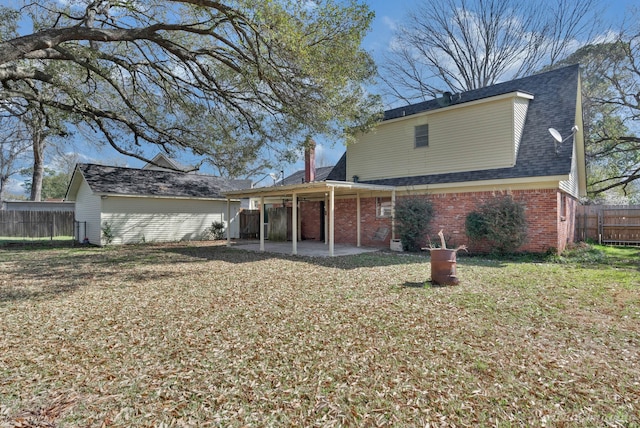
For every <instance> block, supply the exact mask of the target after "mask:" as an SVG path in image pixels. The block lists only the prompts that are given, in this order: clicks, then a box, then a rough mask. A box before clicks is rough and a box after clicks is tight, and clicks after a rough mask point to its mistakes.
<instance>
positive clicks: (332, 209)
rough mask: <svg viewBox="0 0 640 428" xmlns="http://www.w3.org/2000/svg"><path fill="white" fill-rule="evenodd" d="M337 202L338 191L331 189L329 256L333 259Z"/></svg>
mask: <svg viewBox="0 0 640 428" xmlns="http://www.w3.org/2000/svg"><path fill="white" fill-rule="evenodd" d="M335 200H336V190H335V188H334V187H331V192H330V193H329V256H331V257H333V238H334V237H335V234H334V227H335V225H334V222H335Z"/></svg>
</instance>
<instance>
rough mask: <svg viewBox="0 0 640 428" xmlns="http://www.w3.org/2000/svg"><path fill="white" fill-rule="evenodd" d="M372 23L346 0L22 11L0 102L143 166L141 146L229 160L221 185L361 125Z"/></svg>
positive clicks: (6, 39) (373, 100)
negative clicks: (31, 111)
mask: <svg viewBox="0 0 640 428" xmlns="http://www.w3.org/2000/svg"><path fill="white" fill-rule="evenodd" d="M15 12H16V9H8V8H4V9H2V10H0V15H3V16H7V17H13V18H14V20H15V19H16V16H17V15H16V13H15ZM372 17H373V14H372V13H371V12H370V11H369V9H368V8H367V6H365V5H364V4H361V3H359V2H358V1H357V0H347V1H337V0H317V1H313V2H301V1H297V0H277V1H263V0H236V1H233V2H226V1H214V0H147V1H145V2H133V1H124V0H121V1H117V0H79V1H74V2H58V1H53V0H49V1H46V0H30V1H28V2H25V4H24V6H23V7H22V8H21V9H20V15H19V18H20V19H23V20H26V19H29V20H31V22H32V23H33V25H34V29H35V31H34V32H33V33H32V34H26V35H23V36H17V35H16V34H15V26H13V27H11V26H10V25H7V26H6V29H5V30H4V31H3V33H2V34H3V39H2V40H1V41H0V83H2V88H1V89H0V99H1V100H5V101H7V100H10V101H11V102H21V103H33V104H35V105H38V106H43V109H42V110H43V111H44V112H45V113H46V115H47V116H46V117H47V118H49V117H52V115H58V117H60V118H62V119H63V120H64V121H65V123H67V124H74V125H76V126H80V125H82V126H89V127H90V128H91V129H92V130H93V131H94V132H95V138H97V139H100V140H101V141H103V142H105V143H106V144H108V145H110V146H111V147H113V148H114V149H115V150H117V151H118V152H120V153H122V154H125V155H128V156H133V157H135V158H138V159H141V160H144V161H149V159H147V157H146V156H145V154H144V148H145V146H146V145H147V144H148V143H150V144H154V145H157V146H159V147H161V148H162V149H164V150H165V151H169V152H172V151H175V150H189V151H191V152H193V153H195V154H197V155H200V156H202V157H204V158H209V159H213V160H215V159H216V157H217V154H218V151H220V153H221V155H222V154H226V153H233V152H235V153H236V154H240V156H235V157H233V159H234V161H235V162H236V165H232V166H231V167H230V168H228V170H229V171H230V172H229V174H231V175H233V174H236V171H237V170H238V169H241V168H242V165H240V166H238V165H237V163H238V159H240V160H242V159H245V158H246V159H247V162H251V161H254V160H255V159H256V158H260V156H263V155H265V151H267V150H271V151H273V152H274V153H284V154H286V153H287V151H288V150H290V149H291V148H293V147H295V146H296V144H301V143H302V142H303V141H304V137H305V136H306V135H308V134H323V135H328V136H330V137H332V138H334V139H335V138H342V137H348V136H350V135H352V134H353V133H354V132H356V131H361V130H366V129H369V128H370V127H371V126H372V125H373V124H374V123H375V121H376V120H377V119H378V117H379V112H380V103H379V99H378V97H376V96H373V95H370V94H368V93H367V92H366V90H365V89H364V85H363V84H365V83H367V82H369V81H370V80H371V79H372V78H373V76H374V75H375V66H374V64H373V61H372V60H371V58H370V56H369V55H368V54H367V53H366V52H364V51H363V50H362V49H361V48H360V42H361V40H362V38H363V37H364V35H365V34H366V31H367V29H368V28H369V25H370V22H371V20H372ZM3 28H4V27H3ZM45 94H46V96H45ZM246 146H250V147H252V150H250V152H251V153H252V154H253V156H251V155H250V156H245V154H243V153H242V150H243V149H244V148H245V147H246ZM234 149H237V151H236V150H234ZM221 157H222V156H221ZM223 168H226V167H223Z"/></svg>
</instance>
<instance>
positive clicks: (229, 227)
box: [227, 198, 231, 247]
mask: <svg viewBox="0 0 640 428" xmlns="http://www.w3.org/2000/svg"><path fill="white" fill-rule="evenodd" d="M230 246H231V201H230V200H229V198H227V247H230Z"/></svg>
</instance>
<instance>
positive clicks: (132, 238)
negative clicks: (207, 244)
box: [102, 196, 240, 244]
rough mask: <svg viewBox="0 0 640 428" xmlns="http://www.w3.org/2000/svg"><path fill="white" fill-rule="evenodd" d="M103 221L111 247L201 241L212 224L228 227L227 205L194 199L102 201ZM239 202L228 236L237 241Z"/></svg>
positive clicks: (233, 209) (111, 199) (120, 198)
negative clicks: (111, 236)
mask: <svg viewBox="0 0 640 428" xmlns="http://www.w3.org/2000/svg"><path fill="white" fill-rule="evenodd" d="M102 201H103V206H102V208H103V210H102V221H103V223H104V222H109V224H110V225H111V227H112V231H113V234H114V241H113V244H132V243H141V242H173V241H183V240H199V239H202V238H203V236H204V233H205V230H206V229H207V228H209V227H210V226H211V223H213V222H214V221H222V222H224V223H225V225H228V223H227V220H228V219H227V202H226V201H207V200H197V199H160V198H136V197H114V196H109V197H108V198H106V199H103V200H102ZM239 209H240V203H239V202H232V203H231V236H232V238H237V237H238V235H239V233H238V223H239V220H238V212H239Z"/></svg>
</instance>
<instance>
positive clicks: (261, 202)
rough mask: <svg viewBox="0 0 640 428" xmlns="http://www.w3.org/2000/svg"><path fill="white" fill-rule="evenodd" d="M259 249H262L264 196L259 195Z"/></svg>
mask: <svg viewBox="0 0 640 428" xmlns="http://www.w3.org/2000/svg"><path fill="white" fill-rule="evenodd" d="M260 251H264V196H260Z"/></svg>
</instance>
